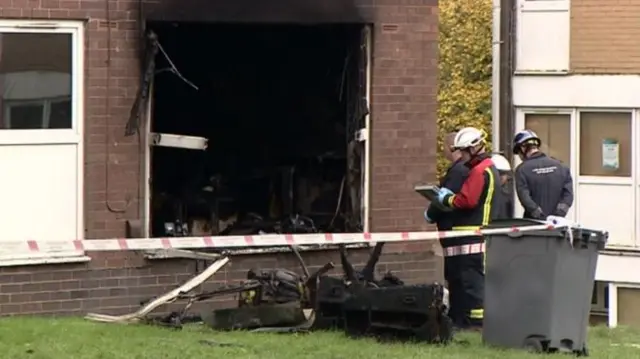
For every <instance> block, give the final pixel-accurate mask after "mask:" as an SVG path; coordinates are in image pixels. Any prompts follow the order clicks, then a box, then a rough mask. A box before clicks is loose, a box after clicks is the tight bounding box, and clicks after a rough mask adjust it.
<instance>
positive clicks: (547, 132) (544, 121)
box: [524, 113, 571, 166]
mask: <svg viewBox="0 0 640 359" xmlns="http://www.w3.org/2000/svg"><path fill="white" fill-rule="evenodd" d="M524 127H525V128H527V129H529V130H532V131H533V132H535V133H536V134H537V135H538V136H539V137H540V141H542V145H541V148H540V150H542V152H544V153H546V154H547V155H548V156H551V157H553V158H556V159H558V160H560V161H562V162H563V163H564V164H566V165H567V166H569V165H570V164H571V116H570V115H568V114H538V113H535V114H533V113H528V114H526V115H525V120H524Z"/></svg>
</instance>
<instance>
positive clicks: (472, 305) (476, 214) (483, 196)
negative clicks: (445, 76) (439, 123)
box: [438, 127, 503, 327]
mask: <svg viewBox="0 0 640 359" xmlns="http://www.w3.org/2000/svg"><path fill="white" fill-rule="evenodd" d="M485 138H486V134H485V133H484V131H481V130H479V129H477V128H473V127H466V128H463V129H461V130H460V131H458V133H457V134H456V137H455V140H454V144H453V146H454V148H455V149H456V150H458V151H460V154H461V156H462V159H463V160H464V161H465V165H466V166H467V167H468V168H469V175H468V177H467V178H466V180H465V181H464V183H463V185H462V188H461V189H460V191H458V192H457V193H454V192H453V191H451V190H450V189H448V188H441V189H440V193H439V194H438V201H439V202H440V203H441V204H443V205H445V206H447V207H450V208H452V209H453V230H454V231H456V230H462V231H475V230H478V229H479V228H480V227H482V226H485V225H487V224H489V222H490V221H491V220H493V219H496V218H498V216H499V212H500V208H499V207H500V206H501V204H502V203H503V202H502V191H501V185H500V175H499V173H498V170H497V169H496V167H495V166H494V163H493V161H491V155H490V154H489V153H487V152H486V151H485V145H486V141H485ZM443 252H444V255H445V257H446V259H445V260H446V261H448V262H449V263H450V264H451V265H453V266H455V267H457V269H458V270H457V271H456V272H457V275H458V276H459V278H458V281H457V283H459V287H456V286H455V285H454V286H451V284H450V286H451V287H450V288H449V291H450V295H451V298H452V300H453V297H454V296H458V299H459V303H461V307H463V308H464V310H463V312H464V316H463V318H462V322H458V323H456V324H457V325H458V326H461V327H479V326H481V325H482V320H483V318H484V311H483V300H484V239H483V237H482V236H476V235H474V236H467V237H459V238H450V239H447V240H446V243H445V245H443ZM455 282H456V281H454V283H455Z"/></svg>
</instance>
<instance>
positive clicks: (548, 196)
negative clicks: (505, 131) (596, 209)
mask: <svg viewBox="0 0 640 359" xmlns="http://www.w3.org/2000/svg"><path fill="white" fill-rule="evenodd" d="M514 144H515V148H514V153H516V154H520V156H521V158H522V160H523V162H522V163H521V164H520V165H519V166H518V167H516V170H515V180H516V193H517V195H518V200H520V203H521V204H522V206H523V207H524V217H525V218H532V219H539V220H544V219H546V218H547V216H559V217H564V216H566V215H567V212H568V211H569V209H570V208H571V206H572V205H573V179H572V177H571V171H570V170H569V168H568V167H567V166H565V165H564V164H563V163H562V162H560V161H558V160H557V159H555V158H552V157H549V156H547V155H545V154H544V153H542V152H539V151H536V152H533V153H532V154H530V155H528V156H525V155H524V154H522V150H521V148H522V147H523V146H525V147H526V146H527V145H528V144H533V145H535V146H536V148H537V146H539V145H540V139H539V138H538V136H537V135H536V134H535V133H534V132H533V131H529V130H524V131H521V132H519V133H518V134H516V137H515V139H514Z"/></svg>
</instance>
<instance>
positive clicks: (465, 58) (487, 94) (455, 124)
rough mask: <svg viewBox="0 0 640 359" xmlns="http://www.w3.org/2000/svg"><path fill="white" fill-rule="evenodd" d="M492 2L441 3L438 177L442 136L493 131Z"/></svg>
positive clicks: (445, 0) (448, 0) (443, 164)
mask: <svg viewBox="0 0 640 359" xmlns="http://www.w3.org/2000/svg"><path fill="white" fill-rule="evenodd" d="M492 10H493V4H492V0H440V37H439V49H440V59H439V61H438V70H439V88H438V104H439V108H438V149H439V151H440V152H439V153H440V156H439V157H438V173H439V174H442V173H443V171H444V169H445V168H446V161H445V160H444V158H442V155H441V154H442V147H443V141H442V140H443V138H444V135H445V134H446V133H448V132H451V131H455V130H457V129H460V128H462V127H467V126H474V127H478V128H482V129H484V130H485V131H486V132H487V134H488V137H489V139H490V130H491V41H492V38H491V23H492Z"/></svg>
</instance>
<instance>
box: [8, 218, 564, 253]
mask: <svg viewBox="0 0 640 359" xmlns="http://www.w3.org/2000/svg"><path fill="white" fill-rule="evenodd" d="M565 227H568V226H567V225H566V224H562V225H553V224H548V223H545V224H540V225H530V226H522V227H512V228H499V229H482V230H476V231H472V230H470V231H443V232H438V231H433V232H394V233H312V234H264V235H254V236H217V237H211V236H202V237H170V238H127V239H90V240H69V241H40V240H26V241H15V242H2V244H1V245H0V254H2V253H14V254H15V253H55V252H70V251H87V252H91V251H126V250H150V249H172V248H174V249H189V248H246V247H276V246H287V245H318V244H353V243H367V242H406V241H424V240H434V239H443V238H455V237H465V236H477V235H492V234H508V233H517V232H530V231H541V230H551V229H558V228H565Z"/></svg>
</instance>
